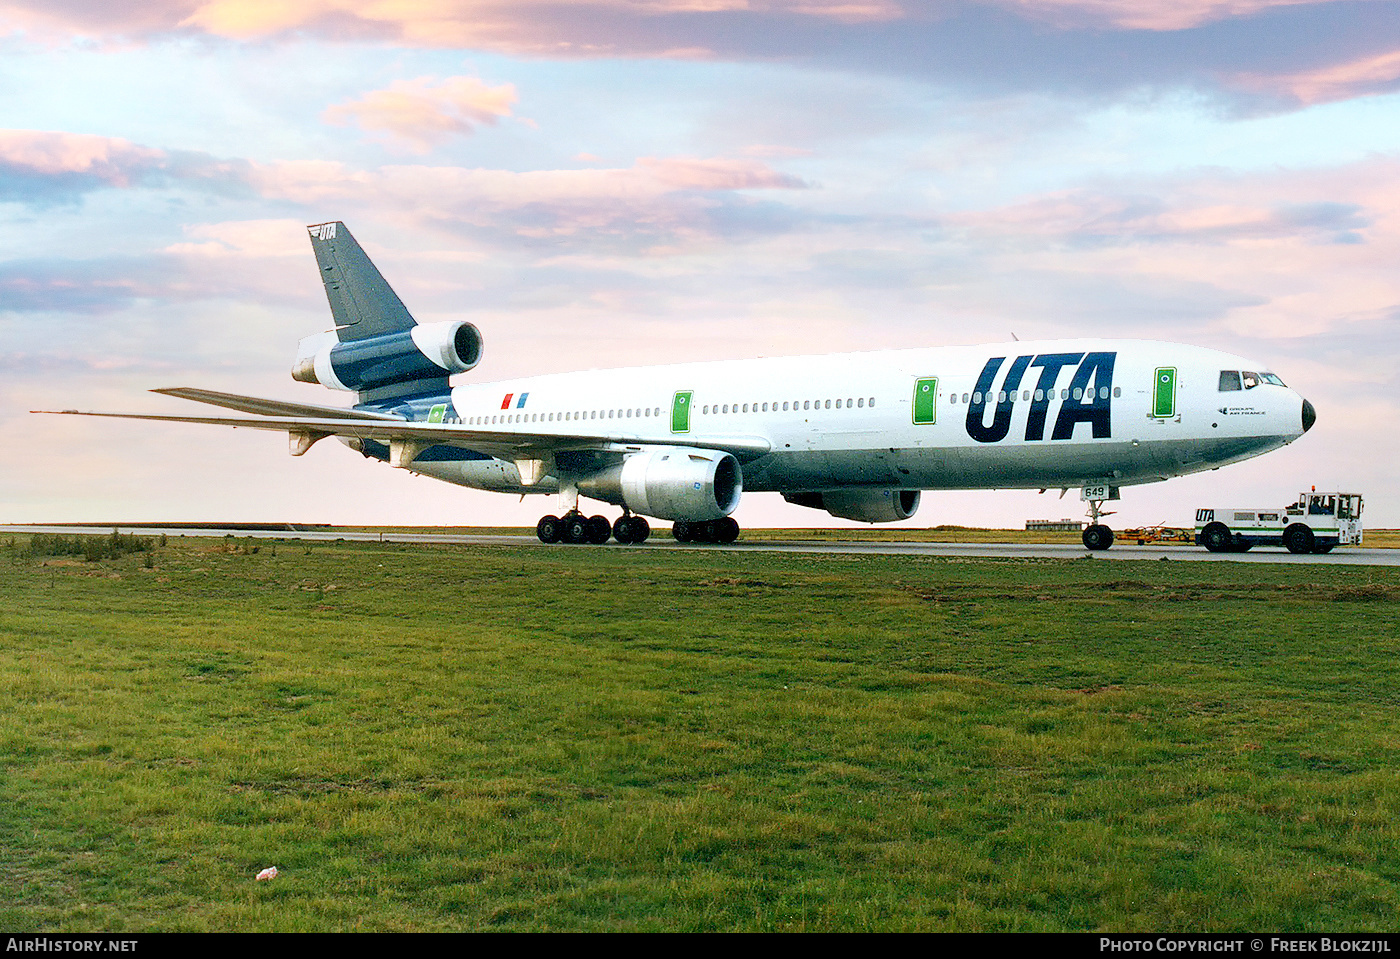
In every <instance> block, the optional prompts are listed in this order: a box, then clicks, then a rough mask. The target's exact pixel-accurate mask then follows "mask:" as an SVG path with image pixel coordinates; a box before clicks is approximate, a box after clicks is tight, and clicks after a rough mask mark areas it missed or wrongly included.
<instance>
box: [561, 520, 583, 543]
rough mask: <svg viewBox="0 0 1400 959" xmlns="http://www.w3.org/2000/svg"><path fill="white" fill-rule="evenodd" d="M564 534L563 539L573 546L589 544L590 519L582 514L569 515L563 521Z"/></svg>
mask: <svg viewBox="0 0 1400 959" xmlns="http://www.w3.org/2000/svg"><path fill="white" fill-rule="evenodd" d="M561 522H563V524H564V533H563V536H562V537H561V538H562V539H563V540H564V542H566V543H568V544H569V545H571V546H575V545H577V544H579V543H586V542H588V517H586V516H584V515H583V514H582V513H569V514H568V515H566V516H564V517H563V519H562V520H561Z"/></svg>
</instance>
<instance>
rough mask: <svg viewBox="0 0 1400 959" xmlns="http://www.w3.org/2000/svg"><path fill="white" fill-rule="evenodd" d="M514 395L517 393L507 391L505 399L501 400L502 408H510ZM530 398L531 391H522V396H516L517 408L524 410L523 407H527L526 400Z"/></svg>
mask: <svg viewBox="0 0 1400 959" xmlns="http://www.w3.org/2000/svg"><path fill="white" fill-rule="evenodd" d="M512 396H515V394H514V393H507V394H506V397H505V399H503V400H501V409H503V410H508V409H510V398H511V397H512ZM529 398H530V394H529V393H521V394H520V396H518V397H516V400H515V408H516V409H518V410H523V409H524V408H525V401H526V400H528V399H529Z"/></svg>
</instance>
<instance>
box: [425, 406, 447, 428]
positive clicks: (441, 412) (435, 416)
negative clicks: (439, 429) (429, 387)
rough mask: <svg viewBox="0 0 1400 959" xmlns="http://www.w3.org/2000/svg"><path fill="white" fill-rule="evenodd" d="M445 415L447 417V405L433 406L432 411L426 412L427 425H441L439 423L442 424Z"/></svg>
mask: <svg viewBox="0 0 1400 959" xmlns="http://www.w3.org/2000/svg"><path fill="white" fill-rule="evenodd" d="M446 415H447V404H446V403H439V404H438V405H437V406H434V407H433V408H432V409H430V410H428V422H429V423H441V422H442V418H443V417H444V416H446Z"/></svg>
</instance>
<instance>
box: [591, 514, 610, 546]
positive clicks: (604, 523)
mask: <svg viewBox="0 0 1400 959" xmlns="http://www.w3.org/2000/svg"><path fill="white" fill-rule="evenodd" d="M611 538H612V523H609V522H608V519H607V517H606V516H591V517H589V519H588V541H589V542H590V543H597V544H598V545H599V546H601V545H603V544H604V543H606V542H607V541H608V540H609V539H611Z"/></svg>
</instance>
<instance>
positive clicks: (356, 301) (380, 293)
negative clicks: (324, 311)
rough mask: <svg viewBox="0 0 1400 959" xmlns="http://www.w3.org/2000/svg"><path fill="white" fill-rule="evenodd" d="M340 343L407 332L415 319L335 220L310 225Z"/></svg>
mask: <svg viewBox="0 0 1400 959" xmlns="http://www.w3.org/2000/svg"><path fill="white" fill-rule="evenodd" d="M306 229H307V232H308V233H310V234H311V248H312V249H313V250H314V251H315V252H316V265H317V266H319V267H320V268H321V282H322V283H324V284H325V286H326V299H327V300H329V301H330V304H331V316H333V317H334V318H335V325H336V335H337V336H338V337H339V338H340V342H342V343H348V342H351V341H354V340H363V339H367V338H369V337H371V336H382V335H384V334H385V333H402V332H404V331H405V330H411V329H412V328H413V327H414V326H415V325H417V321H416V320H415V319H414V318H413V315H412V314H411V313H409V312H408V308H407V307H406V306H404V305H403V300H400V299H399V297H398V294H397V293H395V292H394V290H393V288H392V287H390V286H389V283H388V281H387V280H385V279H384V277H383V275H382V274H381V273H380V272H379V270H378V269H377V268H376V267H375V265H374V263H372V262H371V261H370V258H369V257H368V256H367V255H366V254H365V251H364V250H363V249H361V247H360V244H359V243H356V242H355V238H354V237H353V236H351V235H350V231H349V230H347V229H346V228H345V224H344V223H341V222H340V221H339V220H337V221H334V222H331V223H316V224H313V225H311V226H308V227H307V228H306Z"/></svg>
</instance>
